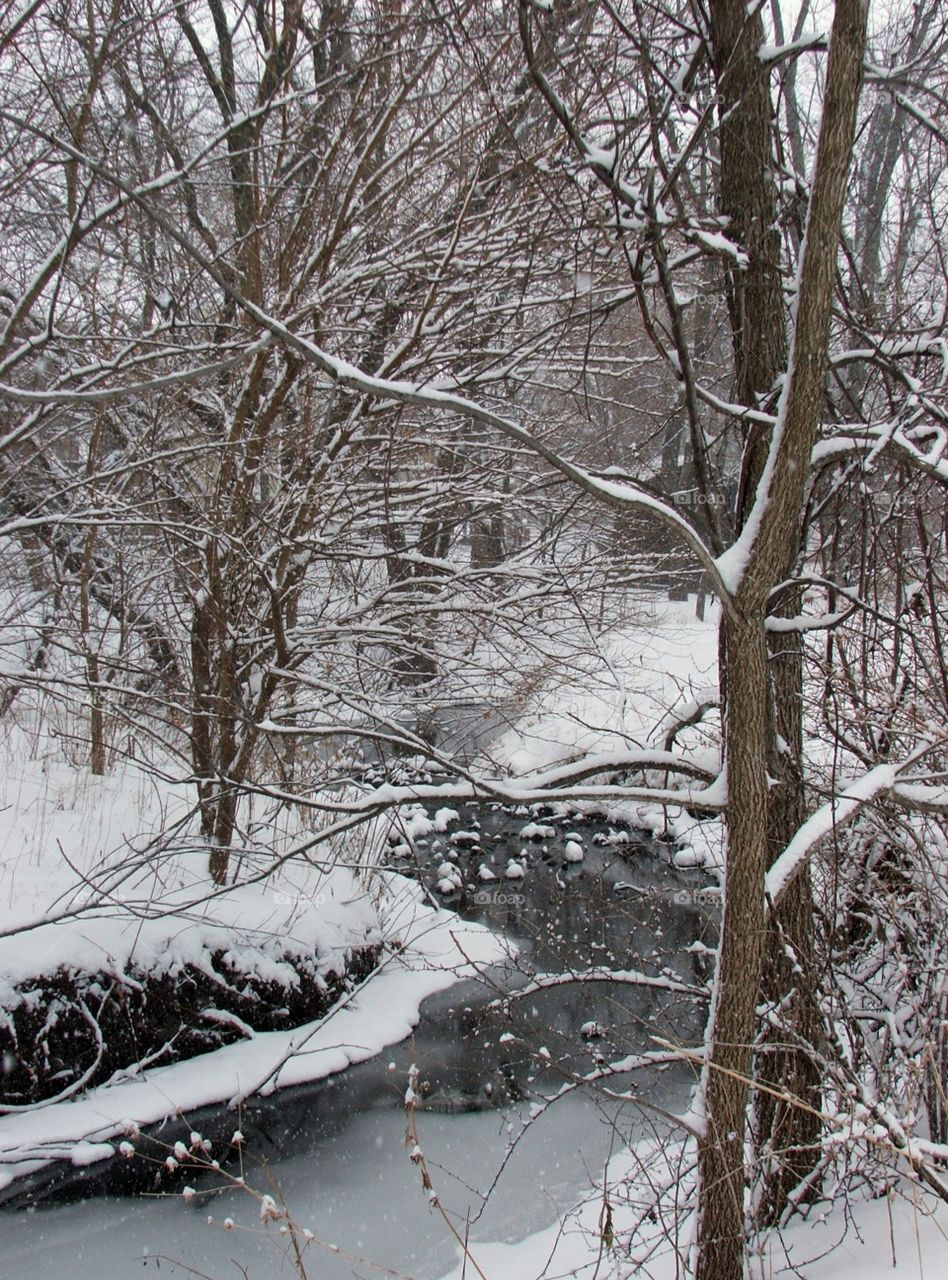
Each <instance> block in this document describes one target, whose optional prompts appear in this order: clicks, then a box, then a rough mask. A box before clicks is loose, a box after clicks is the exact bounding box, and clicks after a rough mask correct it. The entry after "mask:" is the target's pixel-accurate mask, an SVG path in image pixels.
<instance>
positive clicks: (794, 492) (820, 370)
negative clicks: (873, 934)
mask: <svg viewBox="0 0 948 1280" xmlns="http://www.w3.org/2000/svg"><path fill="white" fill-rule="evenodd" d="M867 12H868V3H867V0H838V3H837V6H836V14H835V18H834V21H833V32H832V37H831V45H830V57H829V66H828V69H827V78H826V95H825V99H824V106H823V119H822V123H821V128H820V141H819V147H818V151H817V158H816V166H815V170H814V177H813V188H812V194H811V198H810V208H809V214H808V219H807V232H806V237H805V242H804V250H803V260H802V263H801V267H800V275H799V290H798V310H797V321H796V327H795V331H794V335H793V344H792V354H791V358H790V367H789V370H788V375H787V382H786V386H785V388H784V392H783V395H782V397H781V403H780V409H779V414H778V425H777V428H776V430H775V432H774V438H773V439H772V441H771V443H770V448H769V451H768V465H767V466H766V467H765V468H764V470H763V472H762V473H761V479H760V482H759V484H758V485H757V487H756V499H755V504H754V509H753V511H752V512H751V514H750V516H749V518H748V522H747V528H746V529H745V531H744V535H743V536H744V540H745V544H746V547H745V549H746V557H745V558H744V563H743V567H742V571H741V576H740V581H739V583H738V584H737V589H736V592H735V600H734V606H735V607H734V610H733V613H732V615H731V616H730V617H729V619H728V621H727V623H726V625H725V636H726V643H727V660H728V705H727V708H726V714H725V726H724V745H725V760H726V765H727V779H728V817H727V828H728V852H727V871H726V882H725V908H724V918H723V921H722V926H721V941H720V947H719V952H718V973H717V978H716V989H715V998H714V1004H713V1009H712V1016H711V1028H710V1036H709V1044H708V1064H707V1070H706V1080H705V1086H706V1087H705V1098H704V1104H705V1116H706V1129H705V1132H704V1134H703V1136H702V1138H701V1141H700V1142H699V1152H698V1157H699V1197H700V1199H699V1218H698V1263H697V1272H696V1275H697V1280H741V1278H742V1276H743V1272H744V1240H745V1212H744V1181H745V1175H744V1137H745V1132H746V1113H747V1103H748V1097H749V1089H748V1081H749V1068H750V1060H751V1043H752V1040H753V1036H754V1023H755V1014H756V1004H757V998H758V994H759V992H760V989H761V980H762V976H763V956H764V935H765V929H766V925H767V919H766V913H765V904H764V872H765V867H766V858H767V838H766V831H767V827H766V824H767V809H768V806H767V791H768V775H767V762H768V757H769V754H770V753H769V747H770V725H769V723H768V722H769V689H768V677H767V662H766V652H767V646H766V638H765V637H766V633H765V629H764V622H765V618H766V616H767V612H768V606H769V601H770V593H771V591H772V590H773V588H774V587H775V586H776V585H777V583H778V582H780V581H781V580H782V578H783V577H785V576H786V573H787V570H788V568H789V566H790V565H792V563H793V560H794V558H795V555H796V548H797V547H798V546H799V540H800V528H801V523H802V517H803V511H804V505H805V500H806V487H807V483H808V477H809V461H810V454H811V451H812V447H813V442H814V440H815V438H816V432H817V426H818V423H819V417H820V409H821V405H822V399H823V394H824V383H825V377H826V367H827V348H828V334H829V322H830V315H831V309H832V300H833V284H834V275H835V269H836V255H837V250H838V245H839V235H840V226H841V221H842V209H843V203H844V199H845V195H846V188H847V183H848V177H849V167H850V163H851V159H852V148H853V139H854V136H855V126H856V108H857V105H858V101H859V90H860V85H861V79H862V63H863V56H864V51H865V41H866V22H867Z"/></svg>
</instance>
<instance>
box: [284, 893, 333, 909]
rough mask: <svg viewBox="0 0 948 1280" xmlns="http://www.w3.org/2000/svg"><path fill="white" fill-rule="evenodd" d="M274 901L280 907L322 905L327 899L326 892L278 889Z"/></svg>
mask: <svg viewBox="0 0 948 1280" xmlns="http://www.w3.org/2000/svg"><path fill="white" fill-rule="evenodd" d="M273 901H274V902H275V903H276V904H277V906H278V907H302V906H306V907H321V906H322V905H323V904H324V903H325V901H326V895H325V894H324V893H289V892H287V891H282V892H280V891H278V892H275V893H274V894H273Z"/></svg>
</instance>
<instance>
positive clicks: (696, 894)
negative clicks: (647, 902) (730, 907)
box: [616, 881, 721, 907]
mask: <svg viewBox="0 0 948 1280" xmlns="http://www.w3.org/2000/svg"><path fill="white" fill-rule="evenodd" d="M616 888H617V889H619V890H623V889H624V890H626V891H628V892H630V893H634V894H636V895H637V896H638V897H640V898H651V899H657V900H661V901H663V902H674V903H675V904H676V906H679V907H719V906H720V905H721V890H720V889H717V888H714V887H712V886H708V887H706V888H703V889H699V888H694V889H667V888H664V889H663V888H662V887H661V886H660V885H657V884H650V885H639V884H629V883H628V882H626V881H620V882H619V883H618V884H617V885H616Z"/></svg>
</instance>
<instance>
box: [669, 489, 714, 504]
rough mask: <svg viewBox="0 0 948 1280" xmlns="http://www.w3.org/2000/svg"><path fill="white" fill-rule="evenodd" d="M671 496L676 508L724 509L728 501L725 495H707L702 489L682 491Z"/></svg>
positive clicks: (712, 493)
mask: <svg viewBox="0 0 948 1280" xmlns="http://www.w3.org/2000/svg"><path fill="white" fill-rule="evenodd" d="M671 496H672V498H673V500H674V503H675V506H676V507H723V506H724V505H725V503H726V501H727V499H726V498H725V496H724V494H723V493H714V492H713V491H712V492H711V493H705V492H704V491H703V490H702V489H680V490H679V491H678V492H677V493H673V494H672V495H671Z"/></svg>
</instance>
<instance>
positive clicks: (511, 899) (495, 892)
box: [471, 889, 527, 907]
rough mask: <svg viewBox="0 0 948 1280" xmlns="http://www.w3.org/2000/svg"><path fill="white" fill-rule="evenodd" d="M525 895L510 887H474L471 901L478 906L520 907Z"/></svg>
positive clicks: (524, 900)
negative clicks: (515, 891) (514, 891)
mask: <svg viewBox="0 0 948 1280" xmlns="http://www.w3.org/2000/svg"><path fill="white" fill-rule="evenodd" d="M526 900H527V898H526V895H525V894H523V893H513V892H512V891H511V890H510V889H475V891H474V892H473V893H472V894H471V901H472V902H473V903H476V904H477V906H479V907H522V906H523V905H524V903H525V902H526Z"/></svg>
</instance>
